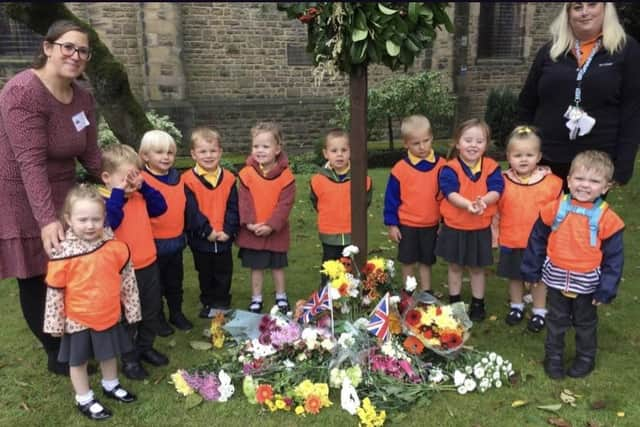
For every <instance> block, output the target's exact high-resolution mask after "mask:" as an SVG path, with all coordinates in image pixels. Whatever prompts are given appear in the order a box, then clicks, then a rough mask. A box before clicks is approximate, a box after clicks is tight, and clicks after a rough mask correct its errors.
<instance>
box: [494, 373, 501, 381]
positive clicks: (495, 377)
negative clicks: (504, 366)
mask: <svg viewBox="0 0 640 427" xmlns="http://www.w3.org/2000/svg"><path fill="white" fill-rule="evenodd" d="M493 379H494V380H499V379H500V372H494V373H493Z"/></svg>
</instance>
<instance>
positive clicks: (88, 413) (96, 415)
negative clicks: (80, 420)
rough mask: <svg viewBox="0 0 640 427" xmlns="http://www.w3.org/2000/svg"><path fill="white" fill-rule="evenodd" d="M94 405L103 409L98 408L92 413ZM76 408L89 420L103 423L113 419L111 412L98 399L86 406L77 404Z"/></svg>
mask: <svg viewBox="0 0 640 427" xmlns="http://www.w3.org/2000/svg"><path fill="white" fill-rule="evenodd" d="M93 405H99V408H101V409H99V410H98V408H97V407H96V408H94V410H93V411H92V410H91V407H92V406H93ZM76 407H77V408H78V411H80V413H81V414H82V415H84V416H85V417H87V418H89V419H90V420H95V421H102V420H106V419H108V418H111V416H112V415H113V414H112V413H111V411H110V410H109V409H107V408H105V406H104V405H103V404H102V403H100V401H99V400H98V399H92V400H91V402H89V403H86V404H84V405H81V404H79V403H76Z"/></svg>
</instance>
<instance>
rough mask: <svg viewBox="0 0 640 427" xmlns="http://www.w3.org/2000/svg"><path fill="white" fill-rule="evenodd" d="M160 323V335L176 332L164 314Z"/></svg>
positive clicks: (165, 335)
mask: <svg viewBox="0 0 640 427" xmlns="http://www.w3.org/2000/svg"><path fill="white" fill-rule="evenodd" d="M158 323H159V325H158V335H160V336H161V337H168V336H169V335H171V334H173V333H174V332H175V331H174V330H173V328H172V327H171V325H169V324H168V323H167V320H166V319H165V318H164V316H162V318H161V319H160V322H158Z"/></svg>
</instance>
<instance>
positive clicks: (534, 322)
mask: <svg viewBox="0 0 640 427" xmlns="http://www.w3.org/2000/svg"><path fill="white" fill-rule="evenodd" d="M544 325H545V320H544V317H542V316H540V315H539V314H534V315H533V317H532V318H531V319H529V322H528V323H527V329H528V330H530V331H531V332H540V331H541V330H543V329H544Z"/></svg>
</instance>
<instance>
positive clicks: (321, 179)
mask: <svg viewBox="0 0 640 427" xmlns="http://www.w3.org/2000/svg"><path fill="white" fill-rule="evenodd" d="M311 187H313V192H314V193H315V194H316V196H317V197H318V231H319V232H320V233H322V234H350V233H351V180H347V181H342V182H336V181H334V180H332V179H330V178H329V177H327V176H324V175H321V174H316V175H314V176H313V177H312V178H311ZM370 189H371V177H368V176H367V191H369V190H370Z"/></svg>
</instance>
